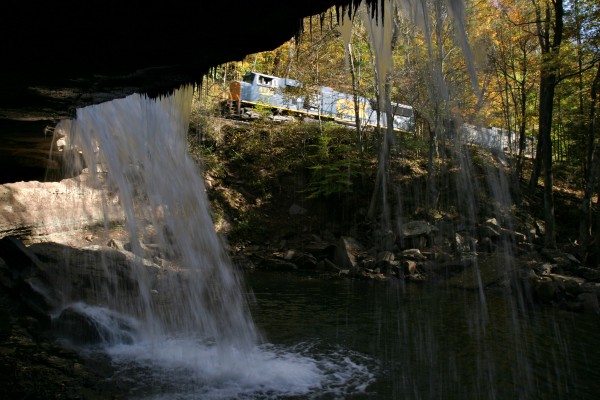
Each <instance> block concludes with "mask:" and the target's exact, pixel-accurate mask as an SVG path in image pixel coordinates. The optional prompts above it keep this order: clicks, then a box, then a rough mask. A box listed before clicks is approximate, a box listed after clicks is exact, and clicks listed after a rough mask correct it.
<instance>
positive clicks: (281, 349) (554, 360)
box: [107, 272, 600, 400]
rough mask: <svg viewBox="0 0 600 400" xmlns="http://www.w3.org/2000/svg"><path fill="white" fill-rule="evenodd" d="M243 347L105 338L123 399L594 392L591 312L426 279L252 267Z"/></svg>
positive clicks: (598, 320)
mask: <svg viewBox="0 0 600 400" xmlns="http://www.w3.org/2000/svg"><path fill="white" fill-rule="evenodd" d="M245 284H246V288H247V291H248V293H249V294H250V298H251V302H250V308H251V312H252V315H253V317H254V320H255V322H256V324H257V326H258V328H259V329H260V331H261V334H262V336H263V338H264V342H262V343H261V344H259V345H258V346H257V347H256V348H255V349H252V350H251V351H249V352H248V351H244V352H241V351H239V349H226V351H222V350H223V349H220V350H219V349H217V347H216V346H215V345H214V343H207V342H205V341H200V340H194V339H190V338H178V337H171V338H165V339H164V340H163V341H162V342H160V343H159V344H158V345H157V343H156V342H153V343H144V342H138V343H134V344H126V345H115V346H111V347H110V348H108V350H107V352H108V354H109V355H110V356H111V359H112V363H113V367H114V368H115V375H114V376H113V378H112V380H113V382H114V383H115V384H116V385H118V386H119V387H121V388H123V390H124V391H126V392H127V393H129V398H131V399H145V400H149V399H152V400H158V399H161V400H162V399H170V400H173V399H180V400H184V399H185V400H187V399H596V398H598V393H600V370H599V368H598V367H600V346H598V342H597V340H598V332H599V328H600V316H598V315H591V314H574V313H569V312H564V311H560V310H557V309H553V308H549V307H531V308H530V309H528V310H526V311H525V310H519V309H517V308H516V307H515V306H514V305H513V302H512V299H511V297H509V296H506V295H502V294H499V293H498V294H496V293H489V294H486V295H485V298H482V297H481V295H479V294H478V293H477V292H472V291H465V290H458V289H450V288H447V287H443V286H439V285H433V284H406V285H404V284H400V282H396V283H394V282H367V281H351V280H322V279H319V278H316V277H310V276H298V275H292V274H290V275H287V274H274V273H272V272H269V273H261V272H252V273H248V274H247V275H246V276H245Z"/></svg>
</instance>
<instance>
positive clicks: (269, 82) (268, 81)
mask: <svg viewBox="0 0 600 400" xmlns="http://www.w3.org/2000/svg"><path fill="white" fill-rule="evenodd" d="M258 84H259V85H265V86H275V85H274V84H275V81H274V79H273V78H269V77H267V76H259V77H258Z"/></svg>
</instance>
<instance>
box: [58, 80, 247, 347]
mask: <svg viewBox="0 0 600 400" xmlns="http://www.w3.org/2000/svg"><path fill="white" fill-rule="evenodd" d="M192 94H193V88H192V87H191V86H188V87H184V88H181V89H179V90H177V91H176V92H175V93H174V94H173V95H172V96H169V97H162V98H159V99H155V100H153V99H149V98H147V97H146V96H142V95H131V96H129V97H126V98H123V99H119V100H114V101H112V102H107V103H102V104H99V105H94V106H90V107H85V108H82V109H79V110H78V111H77V118H76V119H75V120H73V121H64V122H62V123H61V124H59V126H57V130H63V131H68V132H69V143H70V146H71V147H72V148H76V149H79V150H80V151H81V153H82V155H83V159H84V160H85V164H86V165H87V167H88V170H89V171H90V174H91V176H92V178H93V180H95V181H96V182H100V181H106V185H107V186H108V188H109V190H112V191H114V192H116V193H117V195H118V199H119V207H120V208H122V210H123V213H124V215H125V224H126V227H127V231H128V233H129V240H130V243H131V250H132V251H133V253H135V254H136V255H137V256H138V257H139V259H140V262H139V263H137V265H136V266H135V267H134V268H132V271H133V272H132V274H133V275H134V276H132V277H130V278H131V280H132V281H133V282H136V283H137V285H138V287H137V288H136V290H135V291H136V292H138V293H136V295H137V296H136V301H130V300H129V299H130V297H131V293H128V292H129V291H131V288H128V289H126V290H124V291H121V292H120V293H115V296H114V298H115V304H109V306H111V307H117V308H120V309H121V311H122V312H127V313H130V314H132V315H134V316H136V317H138V318H140V319H141V320H142V321H143V323H144V329H143V332H144V334H145V335H146V336H147V337H149V338H150V337H162V336H163V335H165V334H170V335H189V334H192V333H193V334H194V336H196V337H198V338H200V339H202V340H208V341H214V342H216V343H219V344H228V345H231V346H234V347H239V348H249V347H252V346H253V345H254V344H255V343H256V341H257V339H258V335H257V333H256V330H255V327H254V324H253V322H252V320H251V318H250V316H249V313H248V312H247V309H246V302H245V299H244V298H243V295H242V293H244V292H243V290H241V284H240V280H239V278H238V276H237V274H236V272H235V271H234V270H233V268H232V267H231V266H230V262H229V260H228V258H227V255H226V253H225V251H224V250H223V245H222V243H221V240H220V239H219V237H218V236H217V234H216V232H215V229H214V225H213V221H212V218H211V215H210V210H209V203H208V198H207V194H206V191H205V188H204V182H203V181H202V177H201V174H200V171H199V169H198V166H197V164H196V163H195V162H194V161H193V160H192V159H191V157H190V156H189V155H188V152H187V141H186V135H187V130H188V123H189V115H190V111H191V104H192ZM98 171H106V172H105V173H104V172H98ZM105 207H107V208H108V207H110V205H109V204H108V203H106V204H105ZM150 230H151V231H150ZM149 232H151V233H152V236H153V238H152V240H153V241H154V242H156V243H155V244H156V245H158V247H159V249H160V253H161V254H162V255H163V256H164V257H165V258H169V259H170V260H171V261H173V263H172V266H171V267H172V268H173V269H175V268H176V269H177V271H175V270H172V271H169V270H168V269H165V271H163V272H164V273H162V274H160V276H159V278H160V281H156V280H155V279H154V275H153V273H154V272H155V271H149V269H151V268H148V267H147V266H145V265H144V264H143V263H142V262H141V259H142V258H143V254H144V250H143V246H144V243H143V241H144V240H146V239H147V236H148V234H149ZM138 298H139V299H141V301H137V299H138ZM124 304H127V305H128V306H126V307H123V305H124Z"/></svg>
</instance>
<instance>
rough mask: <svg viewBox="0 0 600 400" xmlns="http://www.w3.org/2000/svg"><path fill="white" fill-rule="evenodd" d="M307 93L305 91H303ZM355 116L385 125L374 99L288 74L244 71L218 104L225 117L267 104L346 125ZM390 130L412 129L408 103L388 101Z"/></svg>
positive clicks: (276, 109) (249, 115) (286, 112)
mask: <svg viewBox="0 0 600 400" xmlns="http://www.w3.org/2000/svg"><path fill="white" fill-rule="evenodd" d="M307 92H308V93H309V94H306V93H307ZM355 99H357V100H358V118H359V120H360V123H361V126H363V127H377V126H379V127H382V128H387V118H386V115H385V113H381V114H380V116H379V122H378V121H377V101H375V100H372V99H368V98H365V97H362V96H358V97H357V98H356V97H355V96H354V95H351V94H347V93H343V92H339V91H337V90H334V89H332V88H330V87H327V86H317V87H314V88H311V90H310V91H307V90H305V89H304V85H303V84H302V83H301V82H299V81H297V80H295V79H290V78H281V77H277V76H272V75H266V74H262V73H259V72H254V71H252V72H248V73H247V74H245V75H244V76H243V77H242V80H235V81H231V82H230V84H229V93H228V98H227V100H224V101H223V102H222V104H221V113H222V115H224V116H226V117H234V118H236V117H237V118H245V119H251V118H257V117H258V116H259V114H258V113H257V112H256V111H255V109H256V108H257V106H261V107H267V108H269V109H271V110H272V111H274V113H276V114H279V115H292V116H293V115H303V116H308V117H312V118H324V119H328V120H333V121H335V122H339V123H342V124H347V125H355V124H356V114H357V112H356V103H355ZM392 114H393V121H394V126H393V130H394V131H398V132H414V131H415V114H414V110H413V108H412V107H411V106H409V105H405V104H399V103H392Z"/></svg>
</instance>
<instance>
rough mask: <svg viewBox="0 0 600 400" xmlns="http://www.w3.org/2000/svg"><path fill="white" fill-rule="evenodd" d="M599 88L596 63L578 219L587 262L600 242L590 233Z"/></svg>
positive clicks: (598, 156) (598, 165)
mask: <svg viewBox="0 0 600 400" xmlns="http://www.w3.org/2000/svg"><path fill="white" fill-rule="evenodd" d="M599 90H600V65H598V69H597V71H596V78H595V79H594V83H593V84H592V93H591V98H592V101H591V105H590V121H591V129H590V138H591V140H590V147H592V148H590V150H589V152H590V154H591V156H589V163H588V174H587V181H586V186H585V192H584V195H583V200H582V202H581V217H580V221H579V244H580V246H581V250H582V254H581V255H582V257H583V261H584V263H586V262H587V255H588V249H589V248H590V247H592V246H593V245H594V242H596V245H598V244H600V243H598V242H600V235H598V234H597V233H596V236H597V237H596V240H593V234H592V197H593V195H594V188H595V187H596V180H597V179H598V174H599V173H600V141H598V142H596V145H595V146H594V140H595V125H596V124H595V122H596V121H595V119H596V103H597V101H598V91H599Z"/></svg>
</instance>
